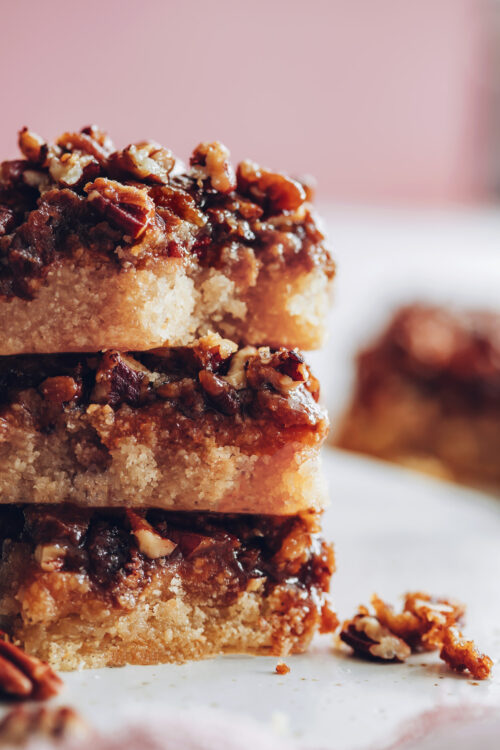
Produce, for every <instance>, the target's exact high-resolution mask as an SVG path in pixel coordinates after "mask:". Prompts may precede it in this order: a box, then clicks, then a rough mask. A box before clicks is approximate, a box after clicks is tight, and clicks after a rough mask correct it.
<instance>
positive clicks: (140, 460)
mask: <svg viewBox="0 0 500 750" xmlns="http://www.w3.org/2000/svg"><path fill="white" fill-rule="evenodd" d="M318 394H319V388H318V382H317V380H316V379H315V378H314V376H313V375H312V374H311V372H310V371H309V368H308V367H307V365H306V364H305V363H304V360H303V358H302V356H301V355H300V354H299V353H298V351H296V350H289V349H278V350H271V349H269V348H268V347H261V348H260V349H255V348H253V347H245V348H242V349H238V347H237V346H236V345H235V344H233V343H232V342H231V341H228V340H226V339H221V338H220V337H219V336H218V335H216V334H209V335H207V336H205V337H204V338H202V339H199V340H198V341H197V342H196V343H195V344H194V345H193V346H190V347H181V348H174V349H161V350H160V349H158V350H154V351H149V352H141V353H133V354H123V353H120V352H118V351H116V350H109V351H106V352H104V353H102V354H61V355H35V356H29V355H23V356H16V357H3V358H0V503H18V502H29V503H62V502H72V503H75V504H78V505H92V506H116V505H123V506H129V507H131V506H141V507H163V508H167V509H176V510H179V509H180V510H208V511H219V512H238V513H241V512H249V513H270V514H274V515H281V514H293V513H297V512H300V511H302V510H305V509H309V508H311V507H315V508H321V507H322V506H323V505H324V503H325V494H324V489H323V484H322V480H321V476H320V471H319V449H320V446H321V443H322V442H323V440H324V438H325V436H326V433H327V429H328V420H327V416H326V414H325V412H324V410H323V409H322V408H321V407H320V406H319V405H318V403H317V400H318Z"/></svg>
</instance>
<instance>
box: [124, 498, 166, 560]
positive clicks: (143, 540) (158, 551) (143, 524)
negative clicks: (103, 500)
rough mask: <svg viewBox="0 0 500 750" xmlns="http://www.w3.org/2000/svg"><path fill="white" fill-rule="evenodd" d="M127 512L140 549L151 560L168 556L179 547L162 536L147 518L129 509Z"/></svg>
mask: <svg viewBox="0 0 500 750" xmlns="http://www.w3.org/2000/svg"><path fill="white" fill-rule="evenodd" d="M126 514H127V518H128V521H129V523H130V527H131V529H132V534H133V535H134V536H135V538H136V540H137V546H138V547H139V551H140V552H142V554H143V555H146V557H149V559H150V560H156V559H157V558H158V557H168V556H169V555H171V554H172V552H173V551H174V549H175V548H176V547H177V544H176V543H175V542H172V541H171V540H170V539H167V538H166V537H163V536H161V534H159V533H158V532H157V531H156V530H155V529H154V528H153V527H152V526H151V524H150V523H149V522H148V521H146V519H145V518H142V517H141V516H139V515H138V514H137V513H134V511H132V510H130V509H127V510H126Z"/></svg>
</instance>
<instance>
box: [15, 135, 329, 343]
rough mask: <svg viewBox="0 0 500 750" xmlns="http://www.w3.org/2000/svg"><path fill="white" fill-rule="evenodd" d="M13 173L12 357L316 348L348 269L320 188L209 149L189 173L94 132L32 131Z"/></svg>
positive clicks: (170, 159)
mask: <svg viewBox="0 0 500 750" xmlns="http://www.w3.org/2000/svg"><path fill="white" fill-rule="evenodd" d="M19 145H20V148H21V151H22V153H23V155H24V159H20V160H15V161H6V162H3V163H2V164H1V166H0V258H1V263H0V331H1V333H0V354H16V353H37V352H40V353H42V352H45V353H49V352H63V351H97V350H100V349H105V348H110V347H114V348H118V349H122V350H137V349H147V348H152V347H155V346H160V345H172V346H178V345H186V344H188V343H189V342H190V341H191V340H193V338H194V337H196V336H198V335H202V334H204V333H206V332H207V331H208V330H215V331H217V332H219V333H221V334H223V335H225V336H228V337H230V338H232V339H234V340H237V341H240V342H241V343H249V344H261V343H263V342H265V343H266V344H269V345H271V346H299V347H301V348H303V349H311V348H315V347H317V346H318V345H320V344H321V340H322V337H323V333H324V324H325V320H324V318H325V313H326V310H327V306H328V290H329V287H330V282H331V280H332V278H333V275H334V270H335V269H334V264H333V261H332V259H331V256H330V254H329V252H328V250H327V248H326V247H325V239H324V236H323V234H322V232H321V230H320V228H319V227H318V224H317V222H316V219H315V217H314V214H313V213H312V209H311V204H310V199H311V190H310V188H309V187H308V186H307V185H305V184H303V183H301V182H299V181H297V180H293V179H291V178H289V177H286V176H284V175H282V174H277V173H274V172H270V171H269V170H267V169H262V168H260V167H258V166H257V165H256V164H254V163H253V162H249V161H244V162H242V163H240V164H239V165H238V168H237V170H236V172H235V171H234V170H233V167H232V166H231V163H230V161H229V153H228V151H227V149H226V148H225V147H224V146H223V145H221V144H220V143H203V144H201V145H199V146H198V147H197V148H196V149H195V151H194V153H193V155H192V156H191V159H190V166H189V168H186V167H185V166H183V165H182V164H181V163H180V162H176V160H175V158H174V156H173V155H172V154H171V153H170V151H169V150H167V149H166V148H163V147H162V146H159V145H158V144H155V143H150V142H144V143H139V144H136V145H131V146H128V147H127V148H125V149H123V150H120V151H117V150H116V149H115V147H114V146H113V144H112V143H111V141H110V140H109V138H108V137H107V136H106V135H105V134H104V133H103V132H101V131H100V130H99V129H98V128H96V127H95V126H92V127H86V128H84V129H83V130H82V131H80V132H78V133H64V134H63V135H62V136H61V137H60V138H58V139H57V141H56V142H55V144H48V143H46V142H45V141H43V140H42V139H41V138H40V137H39V136H37V135H35V134H34V133H32V132H30V131H28V130H26V129H24V130H22V131H21V133H20V135H19Z"/></svg>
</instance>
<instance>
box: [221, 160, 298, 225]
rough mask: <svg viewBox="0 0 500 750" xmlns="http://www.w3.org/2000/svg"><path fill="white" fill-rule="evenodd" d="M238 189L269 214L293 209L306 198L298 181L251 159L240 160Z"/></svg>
mask: <svg viewBox="0 0 500 750" xmlns="http://www.w3.org/2000/svg"><path fill="white" fill-rule="evenodd" d="M236 174H237V179H238V190H240V192H241V193H243V195H248V196H250V197H251V198H252V199H253V200H255V201H256V202H257V203H258V204H259V205H261V206H262V207H263V208H264V209H265V210H266V211H267V212H268V213H269V214H271V215H274V214H277V213H282V212H283V211H295V210H296V209H297V208H299V207H300V206H301V205H302V204H303V203H304V201H305V200H306V192H305V190H304V188H303V187H302V185H301V184H300V182H296V180H292V179H291V177H286V176H285V175H283V174H279V173H277V172H271V171H269V170H268V169H263V168H262V167H259V166H258V165H257V164H255V163H254V162H253V161H248V160H247V161H242V162H241V164H239V165H238V170H237V173H236Z"/></svg>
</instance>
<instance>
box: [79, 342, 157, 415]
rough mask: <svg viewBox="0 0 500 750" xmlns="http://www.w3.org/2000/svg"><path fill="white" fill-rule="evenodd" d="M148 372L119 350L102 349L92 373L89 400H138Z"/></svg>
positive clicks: (135, 402) (146, 384)
mask: <svg viewBox="0 0 500 750" xmlns="http://www.w3.org/2000/svg"><path fill="white" fill-rule="evenodd" d="M151 377H152V375H151V373H149V370H147V369H146V368H145V367H144V366H143V365H141V363H140V362H137V361H136V360H135V359H132V357H128V356H126V355H125V354H122V353H121V352H117V351H114V350H111V349H110V350H108V351H107V352H104V354H103V356H102V360H101V364H100V367H99V369H98V370H97V372H96V376H95V386H94V391H93V393H92V401H93V402H95V403H97V404H109V406H112V407H116V406H119V405H120V404H123V403H127V404H129V406H138V405H139V404H141V403H142V402H143V401H144V400H145V398H146V396H147V393H148V389H149V383H150V381H151Z"/></svg>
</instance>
